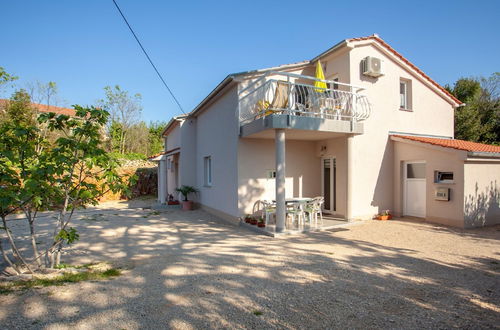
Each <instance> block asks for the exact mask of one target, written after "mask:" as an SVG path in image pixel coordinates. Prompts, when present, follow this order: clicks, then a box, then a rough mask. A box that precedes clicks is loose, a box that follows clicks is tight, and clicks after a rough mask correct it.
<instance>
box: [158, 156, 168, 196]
mask: <svg viewBox="0 0 500 330" xmlns="http://www.w3.org/2000/svg"><path fill="white" fill-rule="evenodd" d="M166 176H167V166H166V160H165V159H161V160H160V161H159V162H158V203H160V204H165V202H166V201H167V187H166V186H167V180H166Z"/></svg>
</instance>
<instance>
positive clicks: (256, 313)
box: [252, 310, 264, 316]
mask: <svg viewBox="0 0 500 330" xmlns="http://www.w3.org/2000/svg"><path fill="white" fill-rule="evenodd" d="M252 313H253V315H257V316H261V315H262V314H264V313H262V311H259V310H254V311H253V312H252Z"/></svg>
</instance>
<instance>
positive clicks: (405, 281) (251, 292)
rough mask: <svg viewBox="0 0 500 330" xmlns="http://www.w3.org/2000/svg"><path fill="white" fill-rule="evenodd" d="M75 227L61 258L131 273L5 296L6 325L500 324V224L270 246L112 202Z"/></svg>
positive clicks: (396, 224)
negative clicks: (110, 264)
mask: <svg viewBox="0 0 500 330" xmlns="http://www.w3.org/2000/svg"><path fill="white" fill-rule="evenodd" d="M136 206H137V205H136ZM45 219H46V220H45V221H46V222H47V221H51V220H50V219H51V218H50V217H49V216H48V217H46V218H45ZM12 221H18V220H12ZM19 223H21V222H19ZM75 224H76V226H77V228H78V230H79V232H80V236H81V240H80V242H79V243H77V244H76V245H75V246H73V247H72V248H70V249H69V250H68V253H67V254H66V255H65V256H64V262H67V263H74V264H81V263H88V262H93V261H114V262H119V263H122V264H126V265H128V268H130V269H128V270H126V271H124V274H123V275H122V276H120V277H118V278H114V279H111V280H106V281H93V282H82V283H76V284H70V285H65V286H61V287H47V288H39V289H33V290H28V291H24V292H18V293H15V294H9V295H3V296H0V328H2V329H25V328H42V329H70V328H76V329H99V328H100V329H104V328H106V329H157V328H172V329H198V328H252V329H268V328H287V329H324V328H330V329H331V328H359V329H361V328H363V329H366V328H384V329H386V328H394V329H396V328H399V329H400V328H410V329H422V328H454V327H459V328H473V329H475V328H497V329H498V328H500V327H499V325H500V281H499V278H500V277H499V275H500V245H499V239H500V227H498V226H497V227H490V228H486V229H477V230H457V229H450V228H445V227H439V226H434V225H430V224H425V223H418V222H407V221H406V222H405V221H398V220H395V221H386V222H381V221H368V222H364V223H362V224H359V225H356V226H351V227H347V228H342V229H339V230H336V231H335V230H331V231H325V232H319V233H309V234H304V235H298V236H291V237H285V238H270V237H266V236H258V235H255V234H254V233H253V232H249V231H247V230H245V229H244V228H240V227H236V226H233V225H229V224H226V223H224V222H222V221H220V220H218V219H217V218H215V217H213V216H211V215H209V214H207V213H205V212H202V211H192V212H182V211H164V212H160V213H158V212H153V211H151V210H142V209H125V208H123V205H120V204H119V203H114V204H110V203H106V204H105V205H104V206H101V208H100V209H93V210H89V211H87V213H80V214H79V215H78V219H77V220H75ZM19 226H20V225H19ZM40 227H41V230H42V231H43V230H44V224H43V223H42V224H41V226H40ZM17 230H19V228H18V229H17Z"/></svg>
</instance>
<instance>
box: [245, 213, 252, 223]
mask: <svg viewBox="0 0 500 330" xmlns="http://www.w3.org/2000/svg"><path fill="white" fill-rule="evenodd" d="M252 218H253V217H252V216H251V215H250V214H247V215H245V222H246V223H250V222H251V221H252Z"/></svg>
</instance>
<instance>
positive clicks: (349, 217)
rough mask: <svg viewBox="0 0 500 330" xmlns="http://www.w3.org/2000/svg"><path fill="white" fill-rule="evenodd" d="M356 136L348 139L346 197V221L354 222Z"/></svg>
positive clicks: (350, 136)
mask: <svg viewBox="0 0 500 330" xmlns="http://www.w3.org/2000/svg"><path fill="white" fill-rule="evenodd" d="M353 142H354V136H352V135H349V136H348V137H347V180H346V181H347V187H346V191H347V196H346V202H347V205H346V220H352V217H353V214H352V213H353V201H354V189H353V177H354V170H353V168H354V159H353V156H354V150H353V145H354V143H353Z"/></svg>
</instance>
